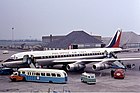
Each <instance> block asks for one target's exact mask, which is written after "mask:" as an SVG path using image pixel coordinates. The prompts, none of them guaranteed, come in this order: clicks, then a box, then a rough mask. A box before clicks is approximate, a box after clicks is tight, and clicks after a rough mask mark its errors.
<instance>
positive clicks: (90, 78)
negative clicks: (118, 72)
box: [81, 72, 96, 84]
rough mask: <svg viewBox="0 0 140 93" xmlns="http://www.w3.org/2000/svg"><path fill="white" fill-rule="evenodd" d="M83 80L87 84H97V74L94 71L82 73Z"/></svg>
mask: <svg viewBox="0 0 140 93" xmlns="http://www.w3.org/2000/svg"><path fill="white" fill-rule="evenodd" d="M81 82H85V83H87V84H96V78H95V74H92V73H86V72H84V73H82V75H81Z"/></svg>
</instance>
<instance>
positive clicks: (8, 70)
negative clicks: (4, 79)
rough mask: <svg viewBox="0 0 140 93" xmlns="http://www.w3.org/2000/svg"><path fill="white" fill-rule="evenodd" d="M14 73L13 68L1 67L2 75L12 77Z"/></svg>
mask: <svg viewBox="0 0 140 93" xmlns="http://www.w3.org/2000/svg"><path fill="white" fill-rule="evenodd" d="M12 73H13V69H12V68H3V67H0V75H11V74H12Z"/></svg>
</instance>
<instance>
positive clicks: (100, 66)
mask: <svg viewBox="0 0 140 93" xmlns="http://www.w3.org/2000/svg"><path fill="white" fill-rule="evenodd" d="M109 67H110V66H109V65H108V64H105V63H96V64H94V65H93V66H92V69H93V70H96V71H99V70H104V69H108V68H109Z"/></svg>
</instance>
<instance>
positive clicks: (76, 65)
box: [66, 63, 86, 71]
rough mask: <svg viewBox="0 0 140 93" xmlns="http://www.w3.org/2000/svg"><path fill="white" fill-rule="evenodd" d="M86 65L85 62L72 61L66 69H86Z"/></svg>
mask: <svg viewBox="0 0 140 93" xmlns="http://www.w3.org/2000/svg"><path fill="white" fill-rule="evenodd" d="M85 67H86V66H85V65H84V64H78V63H72V64H68V65H67V67H66V69H67V70H68V71H77V70H81V69H84V68H85Z"/></svg>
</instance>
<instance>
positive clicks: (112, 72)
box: [111, 69, 115, 77]
mask: <svg viewBox="0 0 140 93" xmlns="http://www.w3.org/2000/svg"><path fill="white" fill-rule="evenodd" d="M114 72H115V71H114V70H113V69H112V70H111V77H114Z"/></svg>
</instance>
